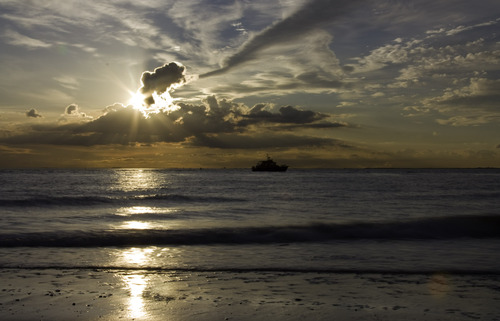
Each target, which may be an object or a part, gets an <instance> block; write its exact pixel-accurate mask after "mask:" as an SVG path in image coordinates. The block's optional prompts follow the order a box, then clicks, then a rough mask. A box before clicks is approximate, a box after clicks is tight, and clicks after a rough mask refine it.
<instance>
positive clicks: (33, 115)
mask: <svg viewBox="0 0 500 321" xmlns="http://www.w3.org/2000/svg"><path fill="white" fill-rule="evenodd" d="M26 117H31V118H38V117H42V115H40V114H39V113H38V111H37V110H36V109H35V108H31V109H30V110H28V111H26Z"/></svg>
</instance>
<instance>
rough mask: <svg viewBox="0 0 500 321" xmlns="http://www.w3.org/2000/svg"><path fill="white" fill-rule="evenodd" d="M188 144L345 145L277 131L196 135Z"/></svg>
mask: <svg viewBox="0 0 500 321" xmlns="http://www.w3.org/2000/svg"><path fill="white" fill-rule="evenodd" d="M189 145H193V146H198V147H202V146H203V147H211V148H222V149H239V148H244V149H259V148H293V147H323V146H332V145H339V146H343V147H345V145H343V144H342V143H341V142H340V141H337V140H335V139H331V138H323V137H314V136H300V135H292V134H279V133H260V134H254V135H244V134H236V135H235V134H222V135H198V136H195V137H192V138H191V139H190V140H189Z"/></svg>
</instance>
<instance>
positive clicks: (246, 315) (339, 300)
mask: <svg viewBox="0 0 500 321" xmlns="http://www.w3.org/2000/svg"><path fill="white" fill-rule="evenodd" d="M0 281H1V285H0V319H1V320H275V321H277V320H500V275H460V274H458V275H447V274H440V273H436V274H377V273H367V274H354V273H315V272H311V273H299V272H279V271H271V272H266V271H259V272H252V271H245V272H224V271H141V270H110V269H102V270H95V269H15V268H13V269H1V270H0Z"/></svg>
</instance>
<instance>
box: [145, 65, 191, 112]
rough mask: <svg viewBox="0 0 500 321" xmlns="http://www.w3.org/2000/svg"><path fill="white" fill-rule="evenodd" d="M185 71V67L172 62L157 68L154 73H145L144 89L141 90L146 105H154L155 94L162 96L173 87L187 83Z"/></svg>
mask: <svg viewBox="0 0 500 321" xmlns="http://www.w3.org/2000/svg"><path fill="white" fill-rule="evenodd" d="M185 71H186V68H185V67H184V66H183V65H181V64H178V63H176V62H171V63H169V64H165V65H163V66H161V67H158V68H156V69H155V70H154V71H153V72H150V71H145V72H143V73H142V76H141V84H142V87H141V88H140V89H139V90H140V92H141V93H142V94H143V95H144V96H145V99H144V101H145V102H146V104H148V105H152V104H153V103H154V98H153V93H154V92H156V93H158V94H162V93H164V92H165V91H167V90H169V89H171V87H172V86H173V85H180V84H183V83H185V82H186V78H185Z"/></svg>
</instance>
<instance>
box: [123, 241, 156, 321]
mask: <svg viewBox="0 0 500 321" xmlns="http://www.w3.org/2000/svg"><path fill="white" fill-rule="evenodd" d="M153 251H154V250H153V249H152V248H130V249H126V250H123V251H121V252H120V254H119V255H117V259H118V261H121V262H127V263H128V264H134V265H145V264H147V263H148V262H150V261H151V255H152V253H153ZM121 278H122V280H123V281H124V283H125V285H126V287H127V289H128V290H129V293H130V298H129V300H128V312H129V313H128V316H129V317H130V318H132V319H135V318H143V317H146V316H147V312H146V310H145V302H144V291H145V290H146V287H147V286H148V280H147V278H146V276H145V275H144V274H141V273H134V274H125V275H121Z"/></svg>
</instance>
